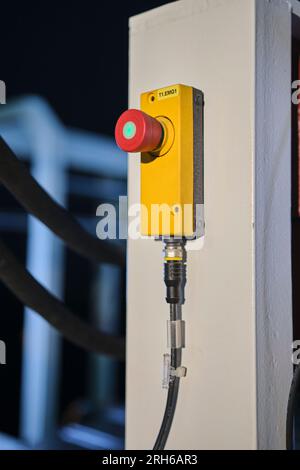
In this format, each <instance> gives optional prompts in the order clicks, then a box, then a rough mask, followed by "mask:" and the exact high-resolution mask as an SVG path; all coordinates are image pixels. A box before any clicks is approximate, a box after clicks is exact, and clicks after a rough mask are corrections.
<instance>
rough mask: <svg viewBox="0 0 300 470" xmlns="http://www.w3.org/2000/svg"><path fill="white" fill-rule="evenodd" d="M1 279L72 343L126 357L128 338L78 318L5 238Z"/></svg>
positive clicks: (1, 250) (0, 253)
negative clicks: (46, 286)
mask: <svg viewBox="0 0 300 470" xmlns="http://www.w3.org/2000/svg"><path fill="white" fill-rule="evenodd" d="M0 279H1V281H2V282H3V283H4V284H5V285H6V287H8V289H9V290H10V291H11V292H12V293H13V294H14V295H15V296H16V297H17V298H18V299H19V300H20V301H21V302H22V303H23V304H24V305H27V306H28V307H29V308H31V309H32V310H34V311H35V312H37V313H39V314H40V315H41V316H42V317H43V318H44V319H45V320H47V321H48V322H49V323H50V324H51V325H52V326H54V328H56V329H57V330H58V331H59V332H60V333H62V334H63V335H64V336H65V338H67V339H68V340H69V341H71V342H72V343H74V344H76V345H77V346H80V347H82V348H84V349H86V350H87V351H93V352H96V353H99V354H107V355H112V356H114V357H116V358H118V359H122V360H124V358H125V341H124V338H119V337H115V336H111V335H108V334H106V333H102V332H100V331H98V330H96V329H95V328H93V327H91V326H89V325H88V324H87V323H85V322H83V321H82V320H80V319H79V318H78V317H76V315H74V314H73V313H72V312H71V311H70V310H69V309H68V308H67V307H66V306H65V305H64V304H63V303H62V302H60V301H59V300H58V299H57V298H56V297H54V296H53V295H52V294H50V292H48V291H47V290H46V289H45V288H44V287H43V286H42V285H41V284H39V283H38V282H37V280H36V279H35V278H34V277H33V276H32V275H31V274H30V273H29V272H28V271H27V270H26V269H25V268H24V267H23V266H22V265H21V264H20V263H19V262H18V260H17V259H16V258H15V256H14V255H13V254H12V253H11V252H10V250H9V249H8V248H7V247H6V246H5V244H4V243H3V242H2V241H1V240H0Z"/></svg>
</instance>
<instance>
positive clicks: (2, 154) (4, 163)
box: [0, 136, 125, 265]
mask: <svg viewBox="0 0 300 470" xmlns="http://www.w3.org/2000/svg"><path fill="white" fill-rule="evenodd" d="M0 182H1V183H2V184H3V185H4V186H5V187H6V188H7V189H8V191H9V192H10V193H11V194H12V195H13V196H14V197H15V198H16V200H17V201H18V202H19V203H20V204H21V205H22V206H23V207H24V209H25V210H26V211H27V212H29V213H30V214H32V215H33V216H35V217H36V218H37V219H39V220H40V221H41V222H43V223H44V224H45V225H46V226H47V227H48V228H49V229H50V230H52V231H53V232H54V233H55V234H56V235H57V236H58V237H60V238H61V239H62V240H64V242H65V243H66V244H67V245H68V246H69V247H70V248H72V249H73V250H74V251H76V252H77V253H78V254H80V255H81V256H84V257H86V258H88V259H91V260H93V261H95V262H106V263H113V264H118V265H124V264H125V255H124V250H123V249H122V247H120V246H118V245H116V244H113V243H111V242H109V241H102V240H99V239H97V238H96V237H93V236H91V235H90V234H89V233H88V232H86V230H85V229H84V228H83V227H81V225H80V224H79V223H78V222H77V221H76V219H75V218H74V217H73V216H72V215H71V214H70V213H69V212H68V211H67V210H66V209H64V208H63V207H62V206H60V205H59V204H58V203H57V202H55V201H54V199H52V198H51V197H50V196H49V194H48V193H47V192H46V191H45V190H44V189H43V188H42V187H41V186H40V185H39V184H38V182H37V181H36V180H35V179H34V178H33V177H32V176H31V174H30V173H29V171H28V170H27V168H26V167H25V165H24V164H23V163H22V162H20V161H19V160H18V158H17V157H16V156H15V154H14V153H13V151H12V150H11V149H10V148H9V146H8V145H7V144H6V142H5V141H4V140H3V139H2V137H1V136H0Z"/></svg>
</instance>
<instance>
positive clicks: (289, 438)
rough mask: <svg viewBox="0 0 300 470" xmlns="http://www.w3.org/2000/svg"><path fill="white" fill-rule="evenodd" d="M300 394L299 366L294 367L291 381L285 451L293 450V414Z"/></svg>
mask: <svg viewBox="0 0 300 470" xmlns="http://www.w3.org/2000/svg"><path fill="white" fill-rule="evenodd" d="M299 392H300V364H299V365H298V366H297V367H296V370H295V373H294V377H293V381H292V384H291V389H290V394H289V400H288V407H287V418H286V448H287V450H296V449H295V414H296V404H297V393H299Z"/></svg>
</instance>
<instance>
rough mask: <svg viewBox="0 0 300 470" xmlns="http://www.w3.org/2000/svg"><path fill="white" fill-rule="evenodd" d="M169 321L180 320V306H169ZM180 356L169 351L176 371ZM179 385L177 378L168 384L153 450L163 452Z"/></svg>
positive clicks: (179, 350) (176, 351)
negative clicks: (161, 418)
mask: <svg viewBox="0 0 300 470" xmlns="http://www.w3.org/2000/svg"><path fill="white" fill-rule="evenodd" d="M170 320H171V321H173V320H181V305H179V304H170ZM181 356H182V354H181V349H171V367H174V369H177V367H179V366H180V365H181ZM179 383H180V378H178V377H173V378H172V379H171V381H170V383H169V389H168V397H167V403H166V408H165V413H164V417H163V420H162V424H161V427H160V430H159V433H158V436H157V439H156V442H155V444H154V447H153V450H164V448H165V446H166V443H167V440H168V437H169V433H170V429H171V426H172V422H173V418H174V414H175V410H176V405H177V398H178V392H179Z"/></svg>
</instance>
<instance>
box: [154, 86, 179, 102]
mask: <svg viewBox="0 0 300 470" xmlns="http://www.w3.org/2000/svg"><path fill="white" fill-rule="evenodd" d="M178 95H179V87H178V86H169V87H168V88H161V89H160V90H157V99H158V100H165V99H167V98H174V96H178Z"/></svg>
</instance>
